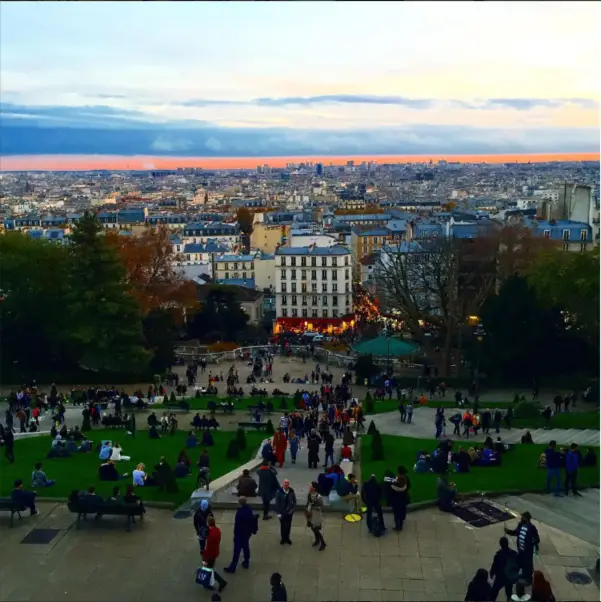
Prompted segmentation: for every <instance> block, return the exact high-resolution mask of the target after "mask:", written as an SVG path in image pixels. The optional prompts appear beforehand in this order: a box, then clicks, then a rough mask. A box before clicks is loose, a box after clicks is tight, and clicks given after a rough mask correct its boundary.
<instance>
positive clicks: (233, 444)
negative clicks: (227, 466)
mask: <svg viewBox="0 0 601 602" xmlns="http://www.w3.org/2000/svg"><path fill="white" fill-rule="evenodd" d="M225 455H226V457H227V458H228V459H230V460H237V459H238V457H239V456H240V446H239V444H238V440H237V439H232V440H231V441H230V442H229V445H228V446H227V451H226V452H225Z"/></svg>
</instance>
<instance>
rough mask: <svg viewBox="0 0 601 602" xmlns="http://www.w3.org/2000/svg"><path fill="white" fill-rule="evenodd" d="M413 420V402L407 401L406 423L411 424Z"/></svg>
mask: <svg viewBox="0 0 601 602" xmlns="http://www.w3.org/2000/svg"><path fill="white" fill-rule="evenodd" d="M412 422H413V404H412V403H411V402H409V403H408V404H407V424H411V423H412Z"/></svg>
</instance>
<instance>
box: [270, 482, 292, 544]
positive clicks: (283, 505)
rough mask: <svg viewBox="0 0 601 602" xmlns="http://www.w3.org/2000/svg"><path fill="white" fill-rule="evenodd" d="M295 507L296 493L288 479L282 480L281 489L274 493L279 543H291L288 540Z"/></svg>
mask: <svg viewBox="0 0 601 602" xmlns="http://www.w3.org/2000/svg"><path fill="white" fill-rule="evenodd" d="M295 507H296V493H294V489H292V487H290V481H289V480H288V479H285V480H284V483H283V485H282V488H281V489H278V491H277V493H276V494H275V511H276V512H277V515H278V518H279V519H280V536H281V538H280V544H281V545H283V544H285V543H287V544H289V545H292V542H291V541H290V529H291V528H292V517H293V515H294V509H295Z"/></svg>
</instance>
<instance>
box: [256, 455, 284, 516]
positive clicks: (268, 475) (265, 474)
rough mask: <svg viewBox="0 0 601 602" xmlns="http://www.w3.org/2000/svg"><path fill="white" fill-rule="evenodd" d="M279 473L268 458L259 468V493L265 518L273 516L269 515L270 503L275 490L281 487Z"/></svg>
mask: <svg viewBox="0 0 601 602" xmlns="http://www.w3.org/2000/svg"><path fill="white" fill-rule="evenodd" d="M277 474H278V472H277V470H276V469H275V468H274V467H273V466H270V465H269V462H268V461H267V460H264V461H263V463H262V464H261V466H259V469H258V470H257V476H258V477H259V495H260V496H261V501H262V502H263V520H268V519H270V518H271V516H269V505H270V504H271V500H272V499H273V497H274V496H275V492H276V491H277V490H278V489H279V488H280V484H279V483H278V477H277Z"/></svg>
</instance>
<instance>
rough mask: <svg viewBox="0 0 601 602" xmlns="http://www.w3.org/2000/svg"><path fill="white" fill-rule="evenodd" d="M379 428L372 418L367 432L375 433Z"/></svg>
mask: <svg viewBox="0 0 601 602" xmlns="http://www.w3.org/2000/svg"><path fill="white" fill-rule="evenodd" d="M377 430H378V429H377V427H376V423H375V422H374V421H373V420H371V421H370V423H369V426H368V427H367V434H368V435H373V434H374V433H375V432H376V431H377Z"/></svg>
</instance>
